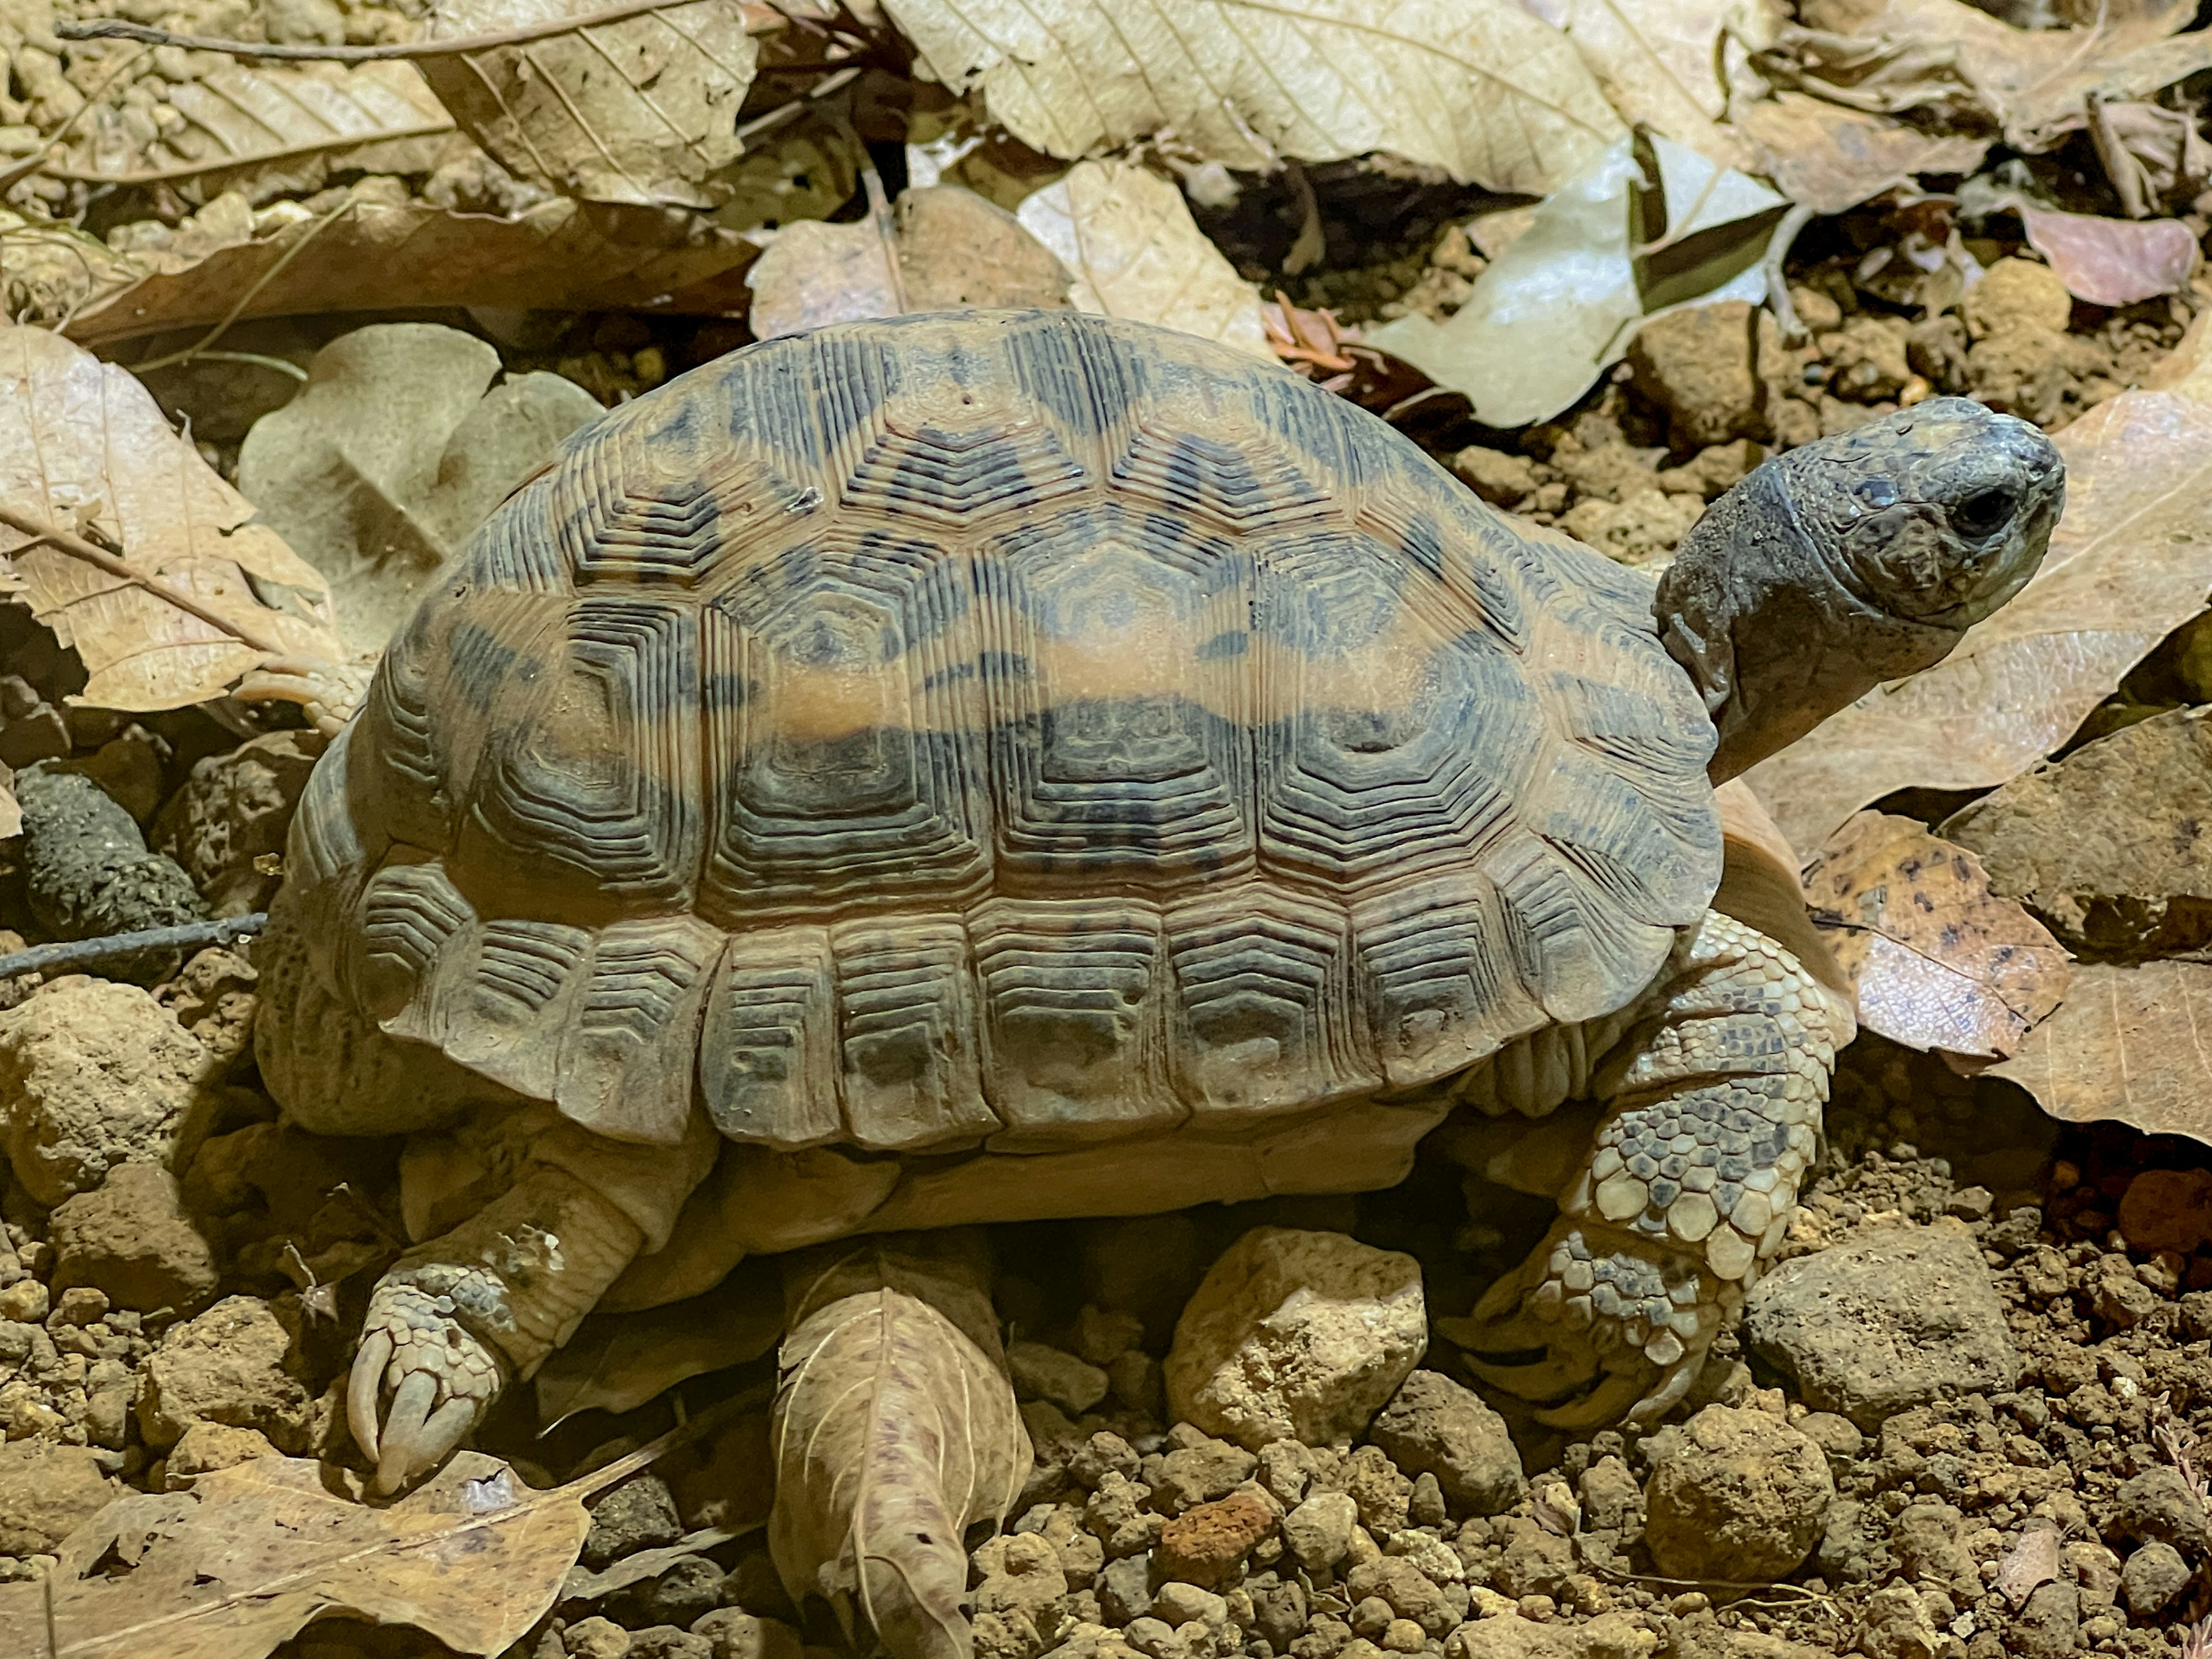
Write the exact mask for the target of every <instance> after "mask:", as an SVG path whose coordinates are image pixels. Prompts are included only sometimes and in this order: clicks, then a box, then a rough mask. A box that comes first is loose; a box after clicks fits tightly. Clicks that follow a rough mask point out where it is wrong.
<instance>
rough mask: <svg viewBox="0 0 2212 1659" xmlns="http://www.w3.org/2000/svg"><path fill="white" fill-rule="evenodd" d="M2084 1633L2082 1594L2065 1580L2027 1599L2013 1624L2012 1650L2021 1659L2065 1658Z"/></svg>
mask: <svg viewBox="0 0 2212 1659" xmlns="http://www.w3.org/2000/svg"><path fill="white" fill-rule="evenodd" d="M2009 1635H2010V1637H2011V1640H2012V1647H2011V1649H2010V1651H2011V1652H2012V1653H2014V1654H2016V1655H2018V1656H2019V1659H2066V1656H2067V1655H2069V1654H2070V1653H2072V1652H2073V1651H2074V1649H2075V1644H2076V1643H2077V1642H2078V1641H2079V1639H2080V1637H2081V1591H2080V1590H2079V1589H2075V1587H2074V1586H2073V1585H2072V1584H2069V1583H2067V1582H2066V1581H2065V1580H2064V1579H2063V1578H2062V1579H2060V1580H2058V1581H2057V1583H2050V1584H2045V1585H2044V1586H2043V1587H2042V1588H2041V1589H2039V1590H2037V1591H2036V1592H2035V1594H2034V1595H2031V1596H2029V1597H2028V1598H2027V1606H2026V1607H2022V1608H2021V1610H2020V1613H2019V1614H2018V1615H2017V1616H2016V1617H2015V1619H2014V1620H2013V1622H2012V1629H2011V1631H2010V1632H2009Z"/></svg>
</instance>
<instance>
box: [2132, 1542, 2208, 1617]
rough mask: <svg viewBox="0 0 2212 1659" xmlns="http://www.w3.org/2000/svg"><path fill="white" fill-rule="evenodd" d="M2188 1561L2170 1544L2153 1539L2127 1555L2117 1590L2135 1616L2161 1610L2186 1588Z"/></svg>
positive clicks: (2147, 1614)
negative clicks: (2126, 1561)
mask: <svg viewBox="0 0 2212 1659" xmlns="http://www.w3.org/2000/svg"><path fill="white" fill-rule="evenodd" d="M2190 1578H2191V1572H2190V1570H2189V1563H2188V1562H2186V1561H2185V1560H2183V1559H2181V1552H2180V1551H2179V1550H2177V1549H2176V1548H2174V1547H2173V1546H2172V1545H2171V1544H2168V1543H2166V1542H2164V1541H2160V1540H2156V1539H2154V1540H2153V1541H2151V1542H2149V1543H2148V1544H2145V1545H2144V1546H2143V1547H2142V1548H2141V1549H2139V1550H2137V1551H2136V1553H2134V1554H2132V1555H2130V1556H2129V1557H2128V1564H2127V1565H2126V1566H2124V1567H2123V1568H2122V1569H2121V1570H2120V1593H2121V1594H2122V1595H2124V1596H2126V1597H2127V1601H2128V1611H2129V1612H2130V1613H2134V1614H2135V1615H2136V1618H2138V1619H2148V1618H2149V1617H2150V1616H2151V1615H2152V1614H2153V1613H2163V1612H2164V1611H2165V1610H2166V1608H2167V1607H2171V1606H2172V1604H2173V1601H2174V1599H2175V1598H2176V1597H2178V1596H2179V1595H2180V1594H2181V1592H2182V1591H2184V1590H2185V1589H2188V1588H2189V1580H2190Z"/></svg>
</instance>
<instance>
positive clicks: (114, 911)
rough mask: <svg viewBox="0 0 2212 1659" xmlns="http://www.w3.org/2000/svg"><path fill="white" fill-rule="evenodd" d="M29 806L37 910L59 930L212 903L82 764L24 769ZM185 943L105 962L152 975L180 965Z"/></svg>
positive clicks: (28, 887)
mask: <svg viewBox="0 0 2212 1659" xmlns="http://www.w3.org/2000/svg"><path fill="white" fill-rule="evenodd" d="M15 799H16V802H17V804H18V805H21V807H22V809H23V833H22V840H21V853H20V854H19V856H20V858H21V863H22V868H23V878H24V888H25V896H26V897H27V899H28V901H29V902H30V907H31V914H32V915H33V916H35V917H37V918H38V921H39V924H40V926H41V927H44V928H46V931H47V932H48V933H52V935H53V936H54V937H55V938H56V939H94V938H97V937H98V936H100V935H101V934H104V933H133V932H136V931H137V930H138V929H139V928H142V927H176V926H178V925H179V924H180V923H183V922H187V921H199V920H200V919H201V918H203V917H204V916H205V915H207V906H206V905H205V903H204V902H202V901H201V898H200V896H199V894H198V893H197V891H196V890H194V889H193V887H192V881H191V877H190V876H187V875H186V874H185V872H184V871H183V870H182V869H181V868H179V866H178V864H177V861H176V860H174V859H172V858H168V857H166V856H164V855H163V854H160V853H152V852H149V851H148V850H147V849H146V837H145V836H143V834H142V833H141V832H140V830H139V828H138V824H137V820H136V819H134V818H133V817H131V814H130V813H129V812H127V811H125V810H124V809H123V807H122V806H121V805H118V803H117V802H116V801H115V799H113V798H112V796H110V795H109V794H108V793H107V792H106V790H104V789H102V788H101V787H100V786H99V785H98V784H96V783H94V781H92V780H91V779H90V778H88V777H85V776H83V775H81V774H79V773H76V772H70V771H65V770H63V769H61V768H60V766H59V765H58V763H54V762H51V761H46V762H41V763H40V764H38V765H36V766H33V767H32V768H30V769H28V770H27V771H24V772H21V773H18V774H17V775H16V778H15ZM182 959H183V958H182V954H181V952H179V951H173V950H172V951H140V952H138V953H137V955H135V956H131V957H118V958H115V959H112V960H110V961H107V962H104V963H101V964H100V970H101V972H102V973H103V974H105V975H106V976H107V977H108V978H110V979H121V980H130V981H134V982H135V983H137V984H141V985H151V984H153V983H154V982H155V981H156V980H161V979H166V978H167V977H168V976H169V975H171V974H173V973H174V972H176V970H177V964H178V963H179V962H180V961H181V960H182Z"/></svg>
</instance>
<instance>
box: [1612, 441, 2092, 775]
mask: <svg viewBox="0 0 2212 1659" xmlns="http://www.w3.org/2000/svg"><path fill="white" fill-rule="evenodd" d="M2065 499H2066V471H2065V467H2064V465H2063V464H2062V463H2061V462H2060V460H2059V459H2058V452H2057V450H2055V449H2053V448H2052V447H2051V443H2050V441H2049V440H2048V439H2046V438H2045V436H2044V435H2043V434H2042V433H2040V432H2039V431H2038V430H2036V428H2033V426H2030V425H2029V424H2028V423H2027V422H2026V421H2022V420H2017V419H2015V418H2014V417H2013V416H2009V415H1998V414H1994V413H1992V412H1991V411H1990V410H1986V409H1984V408H1983V407H1982V406H1981V405H1980V404H1975V403H1970V402H1968V401H1967V400H1966V398H1930V399H1929V401H1928V402H1926V403H1923V404H1916V405H1914V406H1913V407H1912V408H1911V409H1904V410H1899V411H1898V412H1897V413H1896V414H1894V415H1887V416H1882V417H1881V419H1879V420H1876V421H1874V422H1869V424H1867V425H1865V426H1863V427H1860V428H1857V429H1856V430H1854V431H1850V432H1845V433H1840V434H1838V435H1836V436H1834V437H1832V438H1823V439H1821V440H1820V441H1819V442H1817V443H1810V444H1807V445H1805V446H1804V447H1802V448H1798V449H1793V450H1791V451H1790V453H1787V454H1785V455H1778V456H1777V457H1776V458H1775V459H1772V460H1771V461H1769V462H1767V463H1766V464H1765V465H1764V466H1761V467H1760V468H1759V469H1758V470H1757V471H1754V472H1753V473H1752V474H1751V475H1750V476H1749V477H1747V478H1746V479H1744V481H1743V482H1742V483H1740V484H1738V485H1737V486H1736V487H1735V489H1731V490H1729V493H1728V494H1727V495H1723V496H1722V497H1721V498H1720V500H1718V501H1715V502H1714V503H1713V505H1712V506H1711V508H1710V509H1708V510H1707V512H1706V513H1705V517H1704V518H1702V519H1700V520H1699V521H1698V523H1697V526H1695V527H1694V528H1693V529H1692V531H1691V532H1690V533H1689V535H1688V536H1686V538H1684V539H1683V542H1682V545H1681V549H1680V552H1679V553H1678V554H1677V555H1676V556H1675V559H1674V563H1673V565H1672V566H1670V567H1669V568H1668V571H1667V573H1666V574H1665V575H1664V576H1662V578H1661V579H1660V583H1659V593H1658V599H1657V601H1656V605H1655V606H1654V610H1655V612H1656V617H1657V619H1658V623H1659V632H1660V636H1661V637H1662V639H1663V640H1665V641H1666V643H1667V648H1668V651H1669V652H1670V653H1673V655H1674V659H1675V660H1676V661H1678V662H1680V664H1681V665H1682V666H1683V667H1684V668H1686V669H1687V670H1688V671H1689V672H1690V676H1691V678H1693V679H1694V680H1696V681H1697V683H1698V687H1699V690H1700V691H1701V692H1702V693H1703V694H1704V696H1705V708H1706V711H1707V713H1709V714H1711V716H1712V720H1713V725H1714V726H1715V727H1716V728H1717V731H1718V732H1719V734H1720V743H1719V746H1718V748H1717V750H1715V752H1714V755H1713V759H1712V764H1711V776H1712V779H1713V781H1715V782H1716V783H1718V782H1721V781H1724V780H1726V779H1728V778H1731V777H1734V776H1735V775H1736V774H1737V773H1739V772H1741V771H1742V770H1744V769H1745V768H1747V767H1748V766H1750V765H1751V764H1753V763H1754V762H1756V761H1759V760H1762V759H1764V758H1765V757H1766V756H1768V755H1771V754H1772V753H1774V751H1775V750H1778V749H1781V748H1783V747H1784V746H1785V745H1786V744H1790V743H1793V742H1795V741H1796V739H1797V738H1800V737H1802V736H1803V735H1804V734H1805V733H1806V732H1809V731H1811V730H1812V729H1813V727H1814V726H1817V725H1819V724H1820V722H1821V721H1822V720H1826V718H1827V717H1828V716H1829V715H1831V714H1834V713H1835V712H1836V711H1837V710H1838V709H1839V708H1844V707H1845V706H1846V705H1847V704H1849V703H1851V702H1855V701H1857V699H1858V698H1859V697H1860V696H1863V695H1864V694H1865V693H1866V692H1868V691H1869V690H1873V689H1874V687H1875V686H1877V685H1879V684H1881V683H1882V682H1883V681H1885V680H1892V679H1897V678H1901V677H1902V676H1904V675H1906V674H1911V673H1916V672H1917V671H1919V670H1921V669H1923V668H1927V667H1930V666H1932V665H1935V664H1936V663H1938V662H1941V661H1942V659H1943V658H1944V657H1945V656H1947V655H1948V654H1949V653H1950V650H1951V647H1953V646H1954V645H1956V644H1957V643H1958V642H1959V641H1960V638H1961V637H1962V636H1963V635H1964V634H1965V633H1966V629H1968V628H1969V627H1971V626H1972V624H1973V623H1978V622H1979V621H1981V620H1982V618H1983V617H1986V616H1988V615H1989V614H1990V612H1991V611H1995V610H1996V608H1997V607H1998V606H1999V605H2002V604H2004V603H2005V602H2006V601H2007V600H2008V599H2011V598H2012V597H2013V595H2015V593H2017V592H2020V590H2021V588H2022V587H2024V586H2027V580H2028V578H2029V577H2031V576H2033V574H2035V570H2036V567H2037V566H2038V565H2039V564H2040V563H2042V562H2043V554H2044V550H2045V547H2047V546H2048V545H2049V544H2050V540H2051V528H2052V526H2055V525H2056V524H2057V522H2058V513H2059V509H2060V508H2061V507H2063V505H2064V503H2065Z"/></svg>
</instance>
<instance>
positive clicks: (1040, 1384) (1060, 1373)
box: [1006, 1342, 1110, 1417]
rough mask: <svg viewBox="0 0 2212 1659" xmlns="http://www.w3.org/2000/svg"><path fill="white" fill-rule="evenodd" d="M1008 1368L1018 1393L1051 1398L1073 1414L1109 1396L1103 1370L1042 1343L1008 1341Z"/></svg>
mask: <svg viewBox="0 0 2212 1659" xmlns="http://www.w3.org/2000/svg"><path fill="white" fill-rule="evenodd" d="M1109 1357H1110V1356H1109ZM1006 1370H1007V1371H1008V1372H1009V1373H1010V1374H1011V1375H1012V1377H1013V1381H1014V1390H1015V1392H1016V1393H1017V1394H1018V1395H1021V1396H1022V1397H1023V1398H1024V1399H1025V1400H1049V1401H1051V1402H1052V1403H1053V1404H1054V1405H1055V1406H1057V1407H1060V1409H1061V1410H1062V1411H1064V1412H1066V1413H1068V1414H1069V1415H1070V1416H1073V1417H1080V1416H1082V1415H1083V1413H1085V1412H1087V1411H1089V1410H1090V1409H1091V1407H1093V1406H1095V1405H1097V1403H1098V1402H1099V1401H1102V1400H1103V1399H1104V1398H1105V1397H1106V1387H1107V1378H1106V1373H1105V1372H1104V1371H1103V1370H1100V1369H1099V1368H1098V1367H1097V1366H1096V1365H1094V1364H1091V1363H1090V1361H1088V1360H1085V1359H1079V1358H1076V1357H1075V1355H1073V1354H1072V1353H1069V1352H1066V1350H1065V1349H1061V1348H1054V1347H1049V1346H1046V1345H1045V1344H1044V1343H1042V1342H1010V1343H1008V1344H1007V1345H1006Z"/></svg>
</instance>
